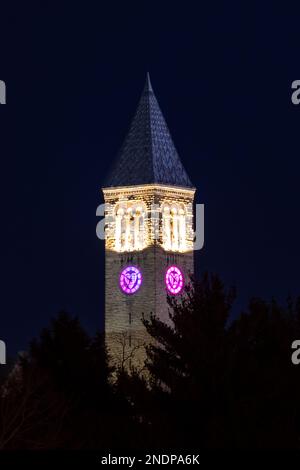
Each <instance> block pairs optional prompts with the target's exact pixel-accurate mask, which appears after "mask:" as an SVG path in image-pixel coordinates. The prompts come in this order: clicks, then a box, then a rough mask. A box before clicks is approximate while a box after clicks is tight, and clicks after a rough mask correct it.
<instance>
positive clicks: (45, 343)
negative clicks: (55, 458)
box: [0, 313, 134, 450]
mask: <svg viewBox="0 0 300 470" xmlns="http://www.w3.org/2000/svg"><path fill="white" fill-rule="evenodd" d="M109 373H110V370H109V369H108V366H107V357H106V352H105V347H104V341H103V337H102V336H101V335H100V334H98V335H96V337H95V338H90V337H89V336H88V335H87V334H86V332H85V331H84V329H83V328H82V327H81V325H80V323H79V321H78V320H77V319H76V318H72V317H70V316H69V315H67V314H65V313H61V314H60V315H59V316H58V317H57V318H55V319H54V320H53V321H52V322H51V325H50V327H48V328H45V329H44V330H43V331H42V333H41V335H40V337H39V339H38V340H34V341H32V343H31V346H30V349H29V352H28V353H26V354H25V355H22V357H20V358H19V360H18V361H17V363H16V365H15V367H14V368H13V370H12V372H11V373H10V375H9V377H8V379H7V380H6V381H5V382H4V383H3V384H2V387H1V394H0V450H2V449H5V450H11V449H99V448H108V447H111V445H112V443H114V445H115V446H118V445H119V446H121V445H122V444H124V445H127V446H130V445H131V443H130V439H131V436H132V435H133V434H134V430H133V427H132V424H131V423H132V420H131V418H130V413H129V405H128V403H127V402H126V401H125V399H123V398H122V397H121V396H120V395H119V394H117V393H116V391H115V390H113V389H112V388H111V387H110V386H109V384H108V380H107V377H108V375H109ZM125 430H126V432H127V434H126V432H125Z"/></svg>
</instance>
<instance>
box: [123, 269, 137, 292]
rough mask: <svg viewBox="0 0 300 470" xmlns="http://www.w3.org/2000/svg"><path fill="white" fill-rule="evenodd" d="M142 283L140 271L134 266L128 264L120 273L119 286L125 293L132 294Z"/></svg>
mask: <svg viewBox="0 0 300 470" xmlns="http://www.w3.org/2000/svg"><path fill="white" fill-rule="evenodd" d="M141 284H142V273H141V271H140V270H139V269H138V268H136V267H135V266H128V267H127V268H125V269H123V271H122V272H121V274H120V288H121V290H122V291H123V292H124V293H125V294H134V293H135V292H136V291H137V290H138V289H139V288H140V287H141Z"/></svg>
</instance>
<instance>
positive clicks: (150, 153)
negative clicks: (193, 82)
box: [105, 75, 193, 187]
mask: <svg viewBox="0 0 300 470" xmlns="http://www.w3.org/2000/svg"><path fill="white" fill-rule="evenodd" d="M152 183H160V184H169V185H174V186H184V187H193V185H192V183H191V181H190V179H189V177H188V175H187V173H186V171H185V169H184V167H183V165H182V163H181V161H180V158H179V156H178V153H177V151H176V148H175V146H174V143H173V141H172V137H171V135H170V132H169V129H168V126H167V124H166V121H165V119H164V117H163V115H162V112H161V110H160V108H159V105H158V102H157V100H156V97H155V95H154V93H153V90H152V86H151V83H150V78H149V75H147V80H146V85H145V88H144V90H143V93H142V96H141V98H140V102H139V105H138V108H137V110H136V113H135V116H134V118H133V121H132V123H131V126H130V130H129V133H128V135H127V137H126V139H125V142H124V144H123V146H122V148H121V150H120V152H119V156H118V158H117V161H116V164H115V165H114V167H113V169H112V171H111V173H110V175H109V177H108V179H107V181H106V183H105V187H111V186H113V187H116V186H133V185H139V184H152Z"/></svg>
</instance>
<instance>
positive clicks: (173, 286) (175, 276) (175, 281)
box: [166, 266, 184, 295]
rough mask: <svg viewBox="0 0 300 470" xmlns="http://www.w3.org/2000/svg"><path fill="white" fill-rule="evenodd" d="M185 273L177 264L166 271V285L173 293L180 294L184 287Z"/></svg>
mask: <svg viewBox="0 0 300 470" xmlns="http://www.w3.org/2000/svg"><path fill="white" fill-rule="evenodd" d="M183 284H184V281H183V274H182V272H181V270H180V269H179V268H177V266H171V267H170V268H169V269H168V270H167V272H166V286H167V289H168V291H169V292H170V293H171V294H174V295H176V294H179V293H180V292H181V291H182V289H183Z"/></svg>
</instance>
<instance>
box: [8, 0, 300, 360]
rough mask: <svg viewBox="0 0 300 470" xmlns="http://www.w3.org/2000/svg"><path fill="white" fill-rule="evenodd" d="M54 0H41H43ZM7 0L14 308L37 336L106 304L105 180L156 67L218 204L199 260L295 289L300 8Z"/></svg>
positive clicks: (212, 207)
mask: <svg viewBox="0 0 300 470" xmlns="http://www.w3.org/2000/svg"><path fill="white" fill-rule="evenodd" d="M41 3H42V4H41ZM53 3H54V2H48V1H44V2H13V4H7V5H6V6H4V5H1V30H0V41H1V42H0V43H1V56H0V79H2V80H5V81H6V84H7V102H8V104H7V105H6V106H1V107H0V125H1V127H0V135H1V139H0V153H1V185H0V187H1V203H2V210H1V217H2V219H1V229H2V230H1V270H2V279H3V280H2V289H1V294H2V295H1V301H0V309H1V320H0V338H1V339H4V340H6V342H7V347H8V352H9V353H11V352H14V351H15V350H17V349H24V348H25V347H26V346H27V344H28V341H29V340H30V339H31V338H32V336H34V335H36V334H38V332H39V331H40V329H41V328H42V327H43V326H46V325H47V324H48V322H49V318H50V317H51V316H52V315H55V314H56V313H57V312H58V311H59V310H60V309H61V308H64V309H67V310H69V311H70V312H71V313H73V314H76V315H78V316H79V317H80V318H81V319H82V322H83V324H84V325H86V326H87V327H88V328H89V331H91V332H93V331H95V330H96V328H100V327H101V326H102V321H103V320H102V318H103V302H104V299H103V283H104V263H103V260H104V259H103V251H104V247H103V242H100V241H99V240H98V239H97V238H96V235H95V227H96V223H97V219H96V216H95V212H96V207H97V205H98V204H99V203H100V202H101V200H102V199H101V193H100V188H101V183H102V181H103V178H104V176H105V174H106V173H107V171H108V168H109V165H110V163H111V161H112V159H113V158H114V157H115V155H116V153H117V151H118V149H119V147H120V145H121V143H122V140H123V138H124V136H125V134H126V131H127V129H128V126H129V123H130V119H131V118H132V114H133V112H134V110H135V107H136V105H137V102H138V99H139V96H140V93H141V91H142V88H143V86H144V80H145V74H146V72H147V70H149V71H150V74H151V80H152V85H153V88H154V91H155V94H156V96H157V98H158V101H159V103H160V106H161V108H162V111H163V113H164V116H165V118H166V120H167V122H168V125H169V128H170V130H171V133H172V136H173V139H174V141H175V144H176V146H177V149H178V151H179V154H180V156H181V159H182V161H183V163H184V165H185V167H186V169H187V171H188V173H189V174H190V176H191V178H192V180H193V182H194V184H195V185H196V186H197V189H198V191H197V200H198V202H203V203H204V204H205V211H206V212H205V224H206V226H205V249H204V250H203V251H202V252H200V253H198V254H197V266H198V269H199V270H200V271H202V270H206V269H208V270H210V271H214V272H218V273H219V274H220V275H221V277H222V278H223V280H224V281H225V283H226V284H227V285H231V284H236V286H237V289H238V293H239V301H238V307H239V308H240V307H242V306H244V305H245V304H246V302H247V299H248V298H249V297H250V296H252V295H258V296H263V297H265V298H266V299H269V298H271V296H275V297H276V298H278V299H279V300H281V301H282V300H284V299H285V298H286V296H287V295H288V294H289V293H292V294H294V295H296V294H299V293H300V284H299V278H300V276H299V264H300V255H299V240H300V222H299V203H300V197H299V172H300V154H299V133H300V128H299V124H300V106H299V107H296V106H294V105H293V104H292V103H291V100H290V95H291V89H290V88H291V83H292V81H293V80H296V79H300V61H299V52H300V51H299V49H300V27H299V17H300V16H299V10H300V8H299V7H298V10H295V4H292V3H290V4H288V3H286V2H285V3H284V5H281V6H279V4H278V5H276V2H269V1H266V2H261V1H257V0H254V1H252V2H248V3H249V4H248V5H247V6H246V5H244V2H225V1H219V2H214V3H213V2H196V1H195V2H180V7H179V2H178V4H177V6H176V2H160V3H157V4H156V3H155V2H150V3H149V2H144V1H140V2H115V3H113V2H109V4H110V6H109V7H107V8H105V7H103V6H102V2H96V1H95V2H75V3H76V5H74V4H73V3H71V2H69V3H66V2H65V3H64V2H57V3H56V6H55V5H53Z"/></svg>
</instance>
